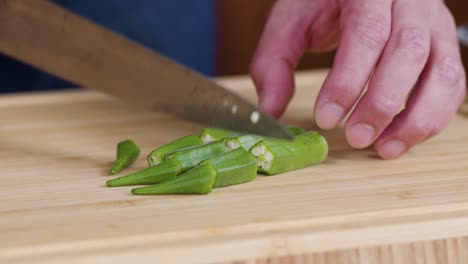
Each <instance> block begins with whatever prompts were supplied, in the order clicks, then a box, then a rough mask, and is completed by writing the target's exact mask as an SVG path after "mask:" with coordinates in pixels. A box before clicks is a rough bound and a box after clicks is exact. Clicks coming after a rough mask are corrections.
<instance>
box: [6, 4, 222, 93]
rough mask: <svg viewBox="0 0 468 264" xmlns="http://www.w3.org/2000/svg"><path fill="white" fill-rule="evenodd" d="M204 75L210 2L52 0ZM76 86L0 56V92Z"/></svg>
mask: <svg viewBox="0 0 468 264" xmlns="http://www.w3.org/2000/svg"><path fill="white" fill-rule="evenodd" d="M55 2H56V3H57V4H60V5H62V6H64V7H66V8H68V9H70V10H72V11H74V12H76V13H78V14H80V15H82V16H84V17H87V18H89V19H91V20H93V21H95V22H97V23H98V24H101V25H103V26H106V27H108V28H110V29H112V30H114V31H116V32H119V33H121V34H123V35H126V36H127V37H129V38H131V39H133V40H135V41H138V42H139V43H141V44H143V45H145V46H147V47H149V48H151V49H154V50H156V51H158V52H161V53H163V54H165V55H166V56H168V57H170V58H172V59H174V60H176V61H178V62H180V63H182V64H184V65H186V66H188V67H191V68H193V69H195V70H197V71H199V72H201V73H203V74H206V75H213V74H214V70H215V69H214V58H215V54H214V46H215V44H214V42H215V19H214V0H197V1H193V0H137V1H135V0H78V1H77V0H56V1H55ZM71 86H76V85H74V84H71V83H68V82H65V81H63V80H60V79H58V78H56V77H53V76H51V75H48V74H46V73H44V72H41V71H39V70H36V69H34V68H32V67H30V66H27V65H25V64H23V63H20V62H17V61H15V60H12V59H10V58H8V57H5V56H0V92H15V91H28V90H42V89H62V88H65V87H71Z"/></svg>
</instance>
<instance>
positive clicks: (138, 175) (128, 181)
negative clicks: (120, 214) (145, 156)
mask: <svg viewBox="0 0 468 264" xmlns="http://www.w3.org/2000/svg"><path fill="white" fill-rule="evenodd" d="M181 171H182V168H181V166H180V164H179V162H178V161H177V159H171V160H167V161H164V162H161V163H159V164H157V165H155V166H153V167H149V168H146V169H144V170H141V171H138V172H135V173H132V174H129V175H126V176H122V177H119V178H116V179H112V180H109V181H107V186H108V187H118V186H129V185H143V184H155V183H159V182H162V181H165V180H167V179H170V178H174V177H175V176H177V175H178V174H179V173H180V172H181Z"/></svg>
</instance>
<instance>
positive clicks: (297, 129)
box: [287, 126, 305, 136]
mask: <svg viewBox="0 0 468 264" xmlns="http://www.w3.org/2000/svg"><path fill="white" fill-rule="evenodd" d="M287 130H288V132H289V133H290V134H291V135H293V136H299V135H301V134H304V133H305V131H304V129H303V128H302V127H296V126H290V127H287Z"/></svg>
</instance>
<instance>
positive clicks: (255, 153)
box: [252, 146, 263, 157]
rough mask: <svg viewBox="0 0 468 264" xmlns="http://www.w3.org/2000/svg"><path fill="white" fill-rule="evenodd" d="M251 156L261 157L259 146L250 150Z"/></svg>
mask: <svg viewBox="0 0 468 264" xmlns="http://www.w3.org/2000/svg"><path fill="white" fill-rule="evenodd" d="M252 154H253V155H254V156H255V157H258V156H260V155H262V154H263V153H262V148H261V146H257V147H255V148H253V149H252Z"/></svg>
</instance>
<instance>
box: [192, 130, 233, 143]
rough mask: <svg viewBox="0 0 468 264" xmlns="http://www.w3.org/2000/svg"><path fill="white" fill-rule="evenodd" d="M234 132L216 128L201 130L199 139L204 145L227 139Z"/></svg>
mask: <svg viewBox="0 0 468 264" xmlns="http://www.w3.org/2000/svg"><path fill="white" fill-rule="evenodd" d="M234 133H236V132H234V131H231V130H228V129H223V128H216V127H209V128H205V129H203V130H202V132H201V133H200V139H201V140H202V141H203V142H204V143H208V142H212V141H216V140H220V139H223V138H225V137H228V136H230V135H232V134H234Z"/></svg>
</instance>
